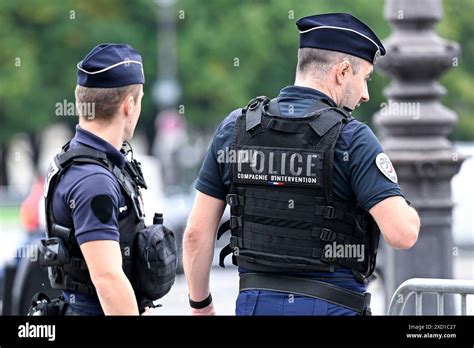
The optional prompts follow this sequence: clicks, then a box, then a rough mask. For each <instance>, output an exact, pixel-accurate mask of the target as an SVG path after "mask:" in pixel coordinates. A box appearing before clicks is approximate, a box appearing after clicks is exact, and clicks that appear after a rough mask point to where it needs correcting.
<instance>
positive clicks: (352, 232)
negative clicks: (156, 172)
mask: <svg viewBox="0 0 474 348" xmlns="http://www.w3.org/2000/svg"><path fill="white" fill-rule="evenodd" d="M296 24H297V27H298V29H299V32H300V49H299V51H298V65H297V70H296V78H295V83H294V85H293V86H287V87H285V88H283V89H282V90H281V91H280V94H279V95H278V96H277V97H276V98H273V99H269V98H266V97H257V98H255V99H253V100H252V101H251V102H250V103H249V104H248V105H247V106H246V107H244V108H241V109H237V110H234V111H233V112H231V113H230V114H229V115H228V116H227V117H226V118H225V119H224V120H223V121H222V123H221V124H220V125H219V127H218V129H217V131H216V133H215V135H214V138H213V140H212V143H211V145H210V147H209V150H208V152H207V155H206V157H205V159H204V163H203V165H202V168H201V170H200V173H199V177H198V180H197V184H196V189H197V195H196V198H195V201H194V206H193V209H192V211H191V214H190V217H189V221H188V225H187V228H186V232H185V238H184V267H185V273H186V277H187V281H188V287H189V299H190V306H191V312H192V313H193V314H203V315H210V314H215V311H214V307H213V304H212V296H211V292H210V288H209V275H210V267H211V263H212V258H213V252H214V244H215V238H216V234H217V238H220V237H221V235H222V234H224V233H225V232H226V230H230V233H231V237H230V244H229V245H228V246H226V247H225V248H224V249H223V250H222V251H221V253H220V264H221V266H224V258H225V257H226V256H227V255H230V254H231V255H232V260H233V263H234V264H236V265H237V266H238V270H239V274H240V292H239V296H238V298H237V301H236V314H237V315H368V314H370V307H369V302H370V294H369V293H367V292H366V286H367V281H368V279H369V277H370V276H371V275H372V273H373V271H374V268H375V259H376V254H377V247H378V242H379V235H380V232H381V233H382V235H383V237H384V238H385V241H386V242H387V243H388V244H389V245H391V246H392V247H394V248H396V249H408V248H411V247H412V246H413V245H414V244H415V242H416V240H417V237H418V231H419V227H420V221H419V217H418V214H417V212H416V211H415V210H414V209H413V208H411V207H410V206H409V203H407V201H406V200H405V199H404V196H403V193H402V191H401V190H400V187H399V185H398V183H397V176H396V172H395V170H394V168H393V166H392V164H391V162H390V159H389V158H388V156H387V155H386V154H384V152H383V149H382V146H381V145H380V142H379V141H378V139H377V138H376V136H375V135H374V134H373V133H372V131H371V130H370V129H369V127H367V126H366V125H365V124H364V123H361V122H359V121H358V120H356V119H355V118H354V117H353V116H352V115H351V111H352V110H353V109H355V108H356V107H357V106H358V105H359V104H361V103H363V102H367V101H368V100H369V92H368V87H367V83H368V81H369V80H370V76H371V74H372V71H373V65H374V64H375V61H376V59H377V58H378V57H379V56H381V55H384V54H385V48H384V47H383V45H382V43H381V42H380V40H379V39H378V38H377V36H376V35H375V34H374V32H373V31H372V30H371V29H370V28H369V27H368V26H367V25H365V24H364V23H362V22H361V21H360V20H358V19H357V18H355V17H353V16H352V15H350V14H345V13H331V14H320V15H314V16H309V17H305V18H302V19H300V20H299V21H298V22H297V23H296ZM226 204H228V205H229V206H230V212H231V217H230V220H229V221H228V222H226V223H224V224H222V225H221V226H220V227H219V229H218V224H219V222H220V219H221V217H222V213H223V211H224V209H225V207H226Z"/></svg>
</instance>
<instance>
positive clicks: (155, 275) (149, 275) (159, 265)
mask: <svg viewBox="0 0 474 348" xmlns="http://www.w3.org/2000/svg"><path fill="white" fill-rule="evenodd" d="M154 222H155V224H154V225H151V226H148V227H146V228H144V229H143V230H141V231H139V232H138V233H137V235H136V239H135V247H136V253H135V255H137V256H136V259H135V260H134V262H135V271H134V276H133V277H134V282H135V284H134V287H133V288H134V290H135V292H136V296H137V299H139V305H140V304H143V303H145V304H146V305H150V304H151V303H152V301H154V300H158V299H160V298H161V297H163V296H165V295H166V294H167V293H168V292H169V291H170V289H171V287H172V286H173V284H174V280H175V277H176V265H177V260H176V241H175V237H174V234H173V232H172V231H171V230H169V229H167V228H166V227H164V226H163V225H162V224H161V222H162V218H161V217H159V218H158V219H157V217H156V216H155V221H154ZM156 222H158V224H156Z"/></svg>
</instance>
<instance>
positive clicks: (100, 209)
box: [91, 195, 114, 224]
mask: <svg viewBox="0 0 474 348" xmlns="http://www.w3.org/2000/svg"><path fill="white" fill-rule="evenodd" d="M91 209H92V212H93V213H94V215H95V217H96V218H97V219H99V221H100V222H102V223H103V224H105V223H107V222H109V220H110V218H111V217H112V212H113V211H114V202H113V201H112V198H110V197H109V196H107V195H97V196H95V197H94V198H92V201H91Z"/></svg>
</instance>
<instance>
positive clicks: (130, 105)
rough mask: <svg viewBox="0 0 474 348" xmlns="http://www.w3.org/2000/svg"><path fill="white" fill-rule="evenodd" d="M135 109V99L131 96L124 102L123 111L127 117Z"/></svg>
mask: <svg viewBox="0 0 474 348" xmlns="http://www.w3.org/2000/svg"><path fill="white" fill-rule="evenodd" d="M134 108H135V98H134V97H133V96H131V95H129V96H127V97H126V98H125V99H124V101H123V111H124V114H125V116H130V115H131V114H132V113H133V109H134Z"/></svg>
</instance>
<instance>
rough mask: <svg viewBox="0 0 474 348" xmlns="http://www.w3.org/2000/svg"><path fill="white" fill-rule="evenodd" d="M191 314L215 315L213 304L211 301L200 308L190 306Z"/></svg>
mask: <svg viewBox="0 0 474 348" xmlns="http://www.w3.org/2000/svg"><path fill="white" fill-rule="evenodd" d="M191 315H216V311H215V310H214V305H213V304H212V303H211V304H210V305H209V306H207V307H204V308H201V309H195V308H191Z"/></svg>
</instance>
